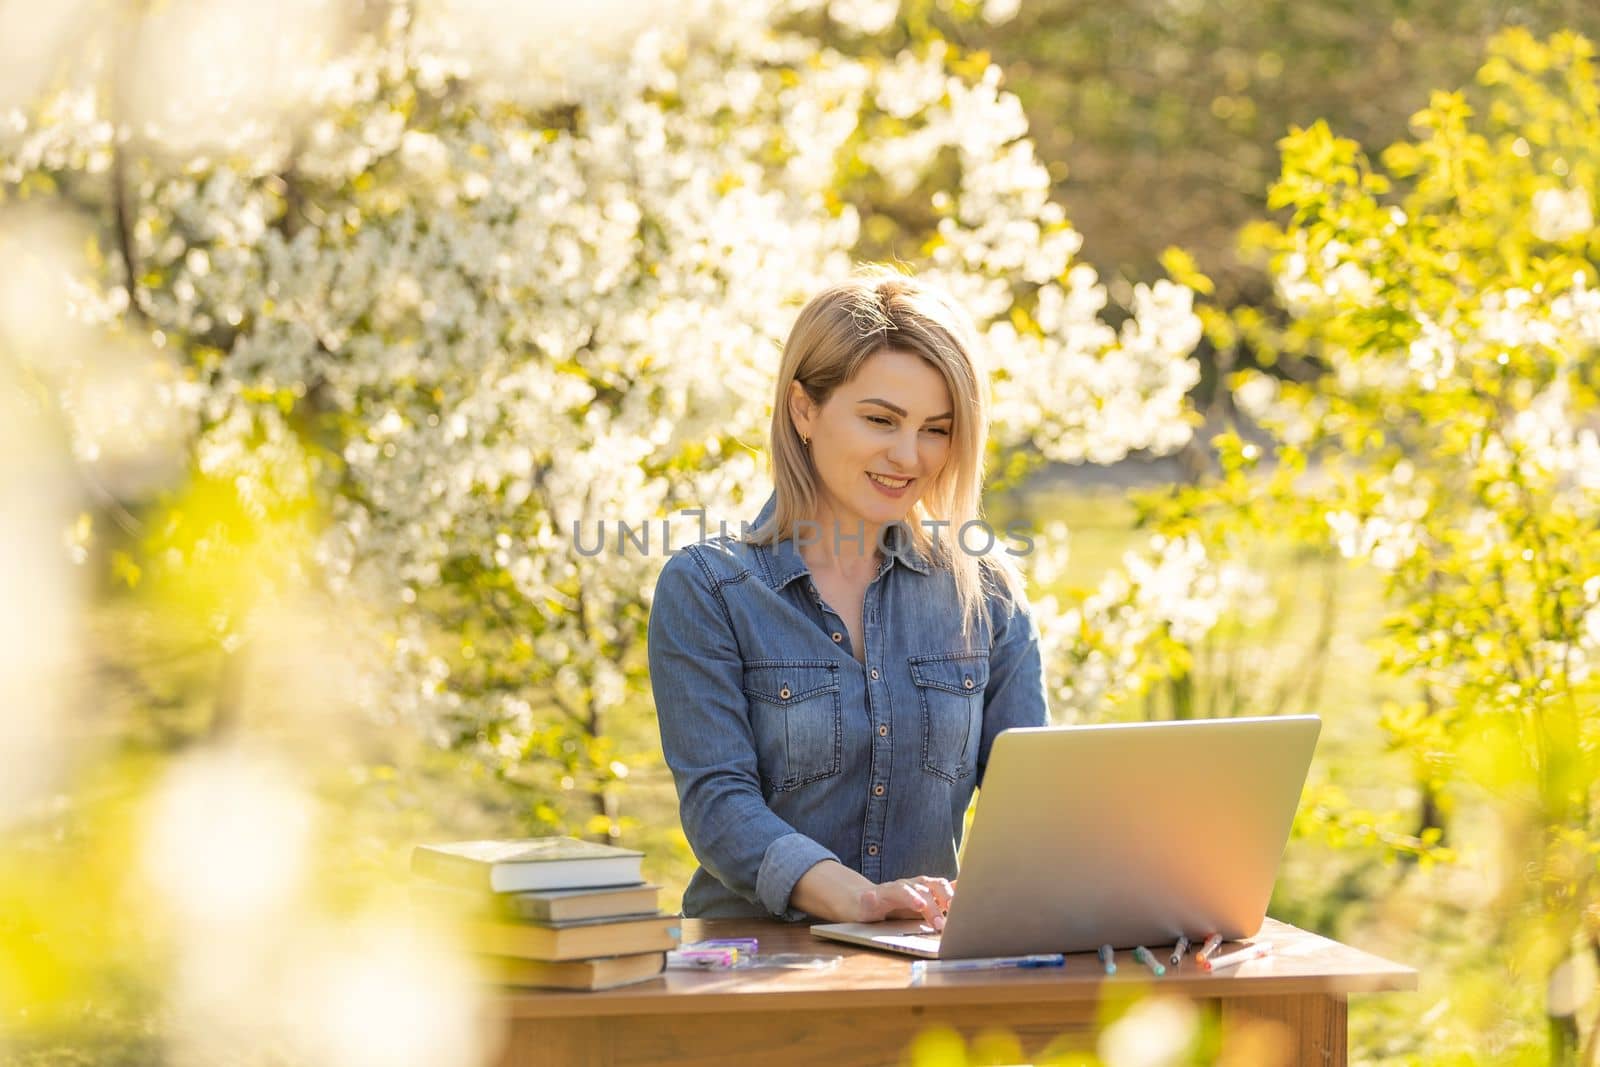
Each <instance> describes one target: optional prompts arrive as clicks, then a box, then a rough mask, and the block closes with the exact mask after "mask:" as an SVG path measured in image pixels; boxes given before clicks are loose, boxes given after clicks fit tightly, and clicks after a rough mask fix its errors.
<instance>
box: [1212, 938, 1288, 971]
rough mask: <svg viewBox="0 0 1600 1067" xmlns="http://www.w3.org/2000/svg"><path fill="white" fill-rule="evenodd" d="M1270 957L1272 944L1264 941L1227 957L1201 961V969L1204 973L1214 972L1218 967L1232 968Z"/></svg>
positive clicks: (1231, 953)
mask: <svg viewBox="0 0 1600 1067" xmlns="http://www.w3.org/2000/svg"><path fill="white" fill-rule="evenodd" d="M1270 955H1272V942H1270V941H1263V942H1261V943H1260V944H1258V945H1251V946H1250V947H1249V948H1242V949H1240V950H1239V951H1238V952H1230V953H1228V954H1227V955H1226V956H1216V957H1214V958H1212V959H1208V960H1201V961H1200V969H1201V970H1202V971H1212V970H1216V969H1217V968H1218V967H1232V966H1233V965H1234V964H1237V963H1245V962H1248V961H1250V960H1259V959H1260V958H1261V957H1263V956H1270Z"/></svg>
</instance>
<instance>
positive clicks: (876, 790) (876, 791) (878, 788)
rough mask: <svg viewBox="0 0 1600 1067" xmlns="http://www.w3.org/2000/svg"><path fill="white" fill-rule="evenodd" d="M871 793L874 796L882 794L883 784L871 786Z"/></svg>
mask: <svg viewBox="0 0 1600 1067" xmlns="http://www.w3.org/2000/svg"><path fill="white" fill-rule="evenodd" d="M872 795H873V796H875V797H881V796H883V786H881V785H875V786H873V787H872Z"/></svg>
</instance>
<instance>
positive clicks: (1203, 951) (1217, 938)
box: [1194, 934, 1222, 963]
mask: <svg viewBox="0 0 1600 1067" xmlns="http://www.w3.org/2000/svg"><path fill="white" fill-rule="evenodd" d="M1221 945H1222V935H1221V934H1212V935H1211V936H1210V937H1208V938H1206V943H1205V944H1203V945H1201V946H1200V951H1199V952H1196V953H1195V954H1194V961H1195V962H1196V963H1204V962H1205V961H1206V960H1208V959H1210V958H1211V954H1212V953H1213V952H1215V951H1217V949H1218V948H1219V947H1220V946H1221Z"/></svg>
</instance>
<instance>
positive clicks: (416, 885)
mask: <svg viewBox="0 0 1600 1067" xmlns="http://www.w3.org/2000/svg"><path fill="white" fill-rule="evenodd" d="M643 858H644V854H643V853H641V852H634V851H632V850H630V849H624V848H615V847H613V846H611V845H601V844H596V843H594V842H590V841H579V840H577V839H575V838H571V837H545V838H529V839H524V840H516V841H460V842H454V843H451V844H442V845H418V846H417V847H416V848H415V849H414V850H413V851H412V853H411V873H412V875H413V876H414V879H413V882H412V887H411V893H412V902H413V905H414V906H415V908H416V910H417V912H418V914H419V916H421V917H423V918H424V919H426V920H438V921H443V922H446V923H449V924H451V925H452V926H454V928H455V929H456V930H457V931H458V932H459V933H460V936H461V937H462V938H463V939H464V940H465V943H466V945H467V946H468V948H469V949H470V950H471V951H472V952H473V953H474V954H475V955H477V956H478V957H480V958H481V960H482V963H483V965H484V969H485V970H486V972H487V973H488V974H489V975H490V977H491V978H492V979H493V980H494V981H496V982H498V983H500V984H503V985H518V986H545V987H549V988H556V989H609V988H611V987H613V986H620V985H627V984H629V983H630V982H642V981H644V980H646V979H648V978H653V977H655V976H656V975H658V974H660V973H661V972H662V970H663V969H664V968H665V967H666V960H667V950H669V949H671V948H673V947H674V946H676V945H677V943H678V927H679V923H680V922H681V920H680V919H678V918H677V917H676V916H672V915H664V914H662V913H661V911H660V908H659V904H658V899H657V898H658V894H659V893H660V889H659V887H657V886H653V885H647V884H645V882H644V879H643V878H642V876H641V872H640V863H641V861H642V859H643Z"/></svg>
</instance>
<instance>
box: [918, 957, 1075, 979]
mask: <svg viewBox="0 0 1600 1067" xmlns="http://www.w3.org/2000/svg"><path fill="white" fill-rule="evenodd" d="M1066 963H1067V957H1066V956H1064V955H1063V954H1061V953H1059V952H1045V953H1041V954H1040V955H1037V956H985V957H980V958H977V959H970V960H917V961H916V962H915V963H913V964H912V965H911V977H912V978H913V979H916V978H921V977H922V976H923V975H924V974H929V973H932V972H937V971H999V970H1004V969H1006V968H1008V967H1021V968H1032V967H1064V966H1066Z"/></svg>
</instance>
